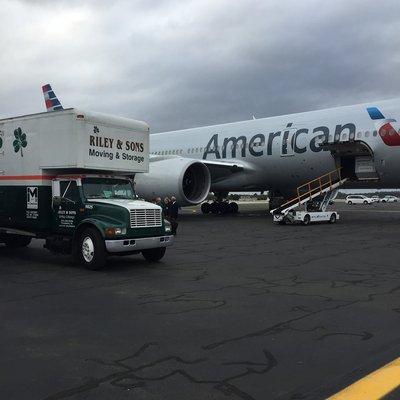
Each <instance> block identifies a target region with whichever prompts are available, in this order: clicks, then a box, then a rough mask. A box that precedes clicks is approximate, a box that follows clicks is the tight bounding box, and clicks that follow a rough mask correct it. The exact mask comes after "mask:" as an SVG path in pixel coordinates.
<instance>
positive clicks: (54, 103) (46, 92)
mask: <svg viewBox="0 0 400 400" xmlns="http://www.w3.org/2000/svg"><path fill="white" fill-rule="evenodd" d="M42 91H43V97H44V102H45V105H46V110H47V111H57V110H63V109H64V108H63V106H62V105H61V103H60V100H58V98H57V96H56V94H55V93H54V91H53V89H52V88H51V85H49V84H48V83H47V84H46V85H43V86H42Z"/></svg>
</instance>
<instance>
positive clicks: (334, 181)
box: [270, 168, 347, 216]
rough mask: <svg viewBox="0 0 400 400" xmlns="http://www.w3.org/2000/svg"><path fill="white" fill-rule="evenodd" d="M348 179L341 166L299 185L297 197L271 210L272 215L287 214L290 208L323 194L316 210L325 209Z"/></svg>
mask: <svg viewBox="0 0 400 400" xmlns="http://www.w3.org/2000/svg"><path fill="white" fill-rule="evenodd" d="M346 181H347V178H343V177H342V176H341V168H337V169H335V170H333V171H330V172H328V173H326V174H324V175H321V176H319V177H318V178H315V179H313V180H311V181H309V182H307V183H304V184H303V185H301V186H299V187H298V188H297V196H296V197H294V198H292V199H290V200H288V201H287V202H285V203H283V204H282V205H281V206H279V207H277V208H275V209H274V210H271V211H270V212H271V214H272V215H282V216H287V215H288V213H289V211H290V210H293V209H294V208H296V207H300V206H301V205H302V204H305V203H308V202H311V201H313V200H314V199H316V198H318V197H322V196H323V199H322V201H320V202H319V205H318V209H317V210H315V211H325V210H326V208H327V206H328V205H329V203H330V202H331V201H332V200H333V199H334V198H335V197H336V195H337V193H338V191H339V187H340V186H342V185H343V184H344V183H345V182H346Z"/></svg>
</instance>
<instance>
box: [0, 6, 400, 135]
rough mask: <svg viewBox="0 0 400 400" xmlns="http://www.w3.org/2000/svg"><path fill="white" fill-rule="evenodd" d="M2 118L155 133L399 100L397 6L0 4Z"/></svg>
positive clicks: (399, 16) (399, 13)
mask: <svg viewBox="0 0 400 400" xmlns="http://www.w3.org/2000/svg"><path fill="white" fill-rule="evenodd" d="M0 10H1V11H0V68H1V74H0V85H1V96H0V116H2V117H6V116H7V117H8V116H14V115H19V114H25V113H31V112H40V111H43V109H44V105H43V99H42V94H41V85H42V84H44V83H51V84H52V85H53V89H54V90H55V92H56V94H57V95H58V97H59V98H60V100H61V102H62V103H63V105H64V107H67V106H69V107H81V108H84V109H89V110H93V111H100V112H107V113H113V114H118V115H123V116H126V117H132V118H136V119H141V120H144V121H146V122H148V123H149V124H150V126H151V128H152V131H153V132H161V131H168V130H173V129H181V128H190V127H195V126H201V125H211V124H217V123H224V122H233V121H239V120H244V119H249V118H251V116H252V115H253V114H254V115H255V116H256V117H267V116H273V115H279V114H287V113H292V112H301V111H306V110H313V109H317V108H324V107H330V106H337V105H345V104H354V103H359V102H365V101H371V100H377V99H384V98H391V97H397V96H398V97H400V2H399V1H398V0H381V1H375V0H374V1H372V0H344V1H342V0H335V1H327V0H302V1H297V0H293V1H289V0H264V1H250V0H185V1H178V0H160V1H157V0H136V1H134V0H113V1H94V0H93V1H85V0H81V1H74V0H66V1H63V0H52V1H47V0H42V1H41V0H25V1H22V0H14V1H12V0H0Z"/></svg>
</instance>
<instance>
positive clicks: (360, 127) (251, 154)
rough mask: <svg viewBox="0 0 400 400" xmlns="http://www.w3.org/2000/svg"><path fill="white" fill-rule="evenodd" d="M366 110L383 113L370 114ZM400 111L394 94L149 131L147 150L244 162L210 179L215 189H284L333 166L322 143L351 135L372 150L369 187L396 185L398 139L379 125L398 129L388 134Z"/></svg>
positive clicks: (399, 154)
mask: <svg viewBox="0 0 400 400" xmlns="http://www.w3.org/2000/svg"><path fill="white" fill-rule="evenodd" d="M370 109H378V110H380V112H382V113H383V114H384V115H385V117H383V115H381V117H382V118H380V119H379V118H376V119H373V117H372V116H371V113H370V112H369V111H368V110H370ZM399 113H400V99H394V100H385V101H379V102H374V103H370V104H361V105H355V106H345V107H338V108H332V109H326V110H318V111H311V112H305V113H298V114H290V115H283V116H278V117H271V118H263V119H256V120H249V121H243V122H235V123H229V124H223V125H215V126H206V127H200V128H193V129H186V130H180V131H172V132H165V133H159V134H153V135H151V140H150V142H151V153H152V154H157V155H163V156H180V157H184V158H191V159H198V160H216V161H237V162H240V163H241V165H245V166H246V168H245V169H244V172H243V173H241V174H237V175H231V176H229V177H227V178H226V179H222V180H220V181H218V182H213V183H212V187H211V190H213V191H245V190H267V189H279V190H282V191H285V190H286V189H287V188H295V187H296V186H298V185H299V184H302V183H304V182H306V181H307V180H310V179H314V178H316V177H318V176H320V175H322V174H324V173H326V172H328V171H330V170H333V169H335V167H336V166H337V160H335V158H334V156H333V155H332V153H331V151H330V150H329V149H327V148H325V147H324V146H322V145H323V144H326V143H334V142H346V141H349V140H350V141H352V142H354V141H355V142H362V143H364V144H365V145H366V146H367V147H368V148H369V149H370V150H371V153H372V156H373V162H374V166H375V169H376V173H377V175H378V176H379V180H376V181H373V182H372V181H371V182H370V183H368V184H369V186H371V187H398V186H399V184H400V177H399V175H398V173H397V171H398V170H399V168H400V140H399V145H397V144H395V145H390V143H389V142H390V141H389V142H388V140H389V139H388V140H385V138H384V137H383V135H382V131H380V129H381V128H380V127H382V126H383V124H384V122H386V123H388V124H391V125H390V126H392V127H393V128H394V129H395V130H396V131H395V132H392V131H390V132H389V131H388V132H387V135H388V138H389V136H390V135H391V136H394V135H398V127H396V121H395V119H396V118H397V117H398V114H399ZM379 124H380V125H379ZM385 134H386V133H385ZM395 142H396V141H395ZM388 143H389V144H388ZM396 143H397V142H396Z"/></svg>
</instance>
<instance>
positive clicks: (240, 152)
mask: <svg viewBox="0 0 400 400" xmlns="http://www.w3.org/2000/svg"><path fill="white" fill-rule="evenodd" d="M292 126H293V123H288V124H287V125H286V129H285V130H283V131H277V132H271V133H269V134H267V135H265V134H263V133H257V134H256V135H254V136H252V137H251V138H249V139H248V138H247V137H246V136H245V135H241V136H237V137H236V136H232V137H226V138H224V139H223V142H222V143H220V137H219V134H218V133H215V134H214V135H213V136H212V137H211V138H210V140H209V142H208V143H207V146H206V147H205V149H204V153H203V159H204V160H206V159H207V158H208V156H211V155H213V156H214V158H216V159H223V158H236V157H237V156H241V157H246V156H247V151H248V152H249V154H250V155H251V156H254V157H261V156H263V155H264V154H266V155H269V156H270V155H272V152H273V144H274V141H275V140H278V138H280V139H281V154H282V155H286V154H288V152H289V151H291V150H292V151H293V152H294V153H297V154H302V153H305V152H306V151H307V146H305V145H299V138H300V136H301V135H309V134H310V133H312V134H313V137H312V138H311V140H310V142H309V149H310V151H312V152H314V153H318V152H320V151H324V149H323V148H322V147H321V144H323V143H326V142H328V140H329V134H330V129H329V127H327V126H318V127H316V128H314V129H309V128H300V129H295V130H293V128H292ZM343 132H347V133H348V135H349V136H351V135H355V132H356V126H355V124H353V123H346V124H343V125H340V124H339V125H336V127H335V129H334V138H336V137H340V135H341V134H342V133H343ZM265 144H267V146H266V147H267V148H266V151H265V150H264V147H265ZM229 151H230V153H228V152H229Z"/></svg>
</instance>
